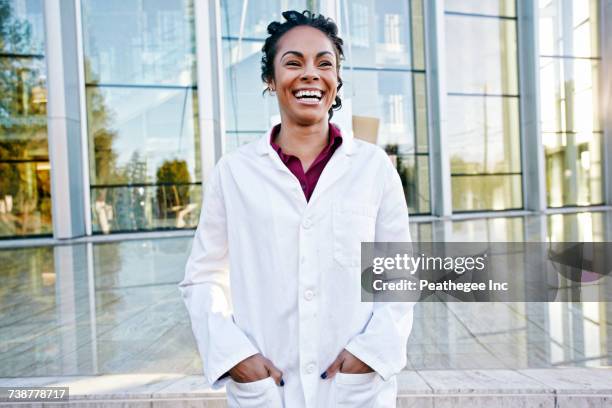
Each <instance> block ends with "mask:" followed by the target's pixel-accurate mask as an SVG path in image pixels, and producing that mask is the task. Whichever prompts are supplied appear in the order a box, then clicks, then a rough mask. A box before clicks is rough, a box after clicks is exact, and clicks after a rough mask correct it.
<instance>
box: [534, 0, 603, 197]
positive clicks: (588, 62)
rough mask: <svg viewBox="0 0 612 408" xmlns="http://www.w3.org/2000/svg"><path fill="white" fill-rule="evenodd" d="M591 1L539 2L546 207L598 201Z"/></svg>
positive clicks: (594, 6) (594, 5) (598, 120)
mask: <svg viewBox="0 0 612 408" xmlns="http://www.w3.org/2000/svg"><path fill="white" fill-rule="evenodd" d="M598 19H599V2H598V1H596V0H584V1H573V2H570V1H560V0H551V1H548V2H540V9H539V25H540V36H539V40H540V54H541V56H540V117H541V120H542V122H541V129H542V143H543V145H544V153H545V157H546V187H547V189H546V190H547V204H548V206H549V207H562V206H576V205H578V206H582V205H594V204H601V203H602V202H603V184H604V183H603V176H604V175H603V164H602V156H603V154H602V145H603V140H602V139H603V138H602V136H603V134H602V116H603V112H601V106H600V104H599V100H600V97H601V95H600V88H601V87H600V85H599V82H598V78H599V75H600V72H599V70H600V65H601V58H600V57H599V44H598V41H597V37H598V31H597V30H598Z"/></svg>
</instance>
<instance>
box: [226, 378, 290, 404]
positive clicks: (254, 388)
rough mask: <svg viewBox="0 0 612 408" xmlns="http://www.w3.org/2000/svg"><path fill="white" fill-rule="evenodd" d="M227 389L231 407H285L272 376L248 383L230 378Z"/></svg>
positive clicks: (228, 402) (228, 401)
mask: <svg viewBox="0 0 612 408" xmlns="http://www.w3.org/2000/svg"><path fill="white" fill-rule="evenodd" d="M225 389H226V391H227V406H228V407H229V408H283V402H282V398H281V393H280V390H279V389H278V386H277V385H276V383H275V382H274V379H273V378H272V377H266V378H264V379H263V380H257V381H253V382H247V383H239V382H236V381H234V380H229V381H228V382H227V385H226V388H225Z"/></svg>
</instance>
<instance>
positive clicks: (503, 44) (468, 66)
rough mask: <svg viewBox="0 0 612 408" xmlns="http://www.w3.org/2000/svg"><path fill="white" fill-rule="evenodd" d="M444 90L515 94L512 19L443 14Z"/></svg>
mask: <svg viewBox="0 0 612 408" xmlns="http://www.w3.org/2000/svg"><path fill="white" fill-rule="evenodd" d="M445 21H446V38H447V43H446V47H445V51H446V61H448V64H446V67H447V69H446V79H447V82H446V84H447V89H448V92H461V93H479V94H504V95H516V94H518V68H517V67H518V65H517V56H516V55H517V54H516V20H514V19H509V20H505V19H495V18H482V17H470V16H455V15H447V16H446V19H445Z"/></svg>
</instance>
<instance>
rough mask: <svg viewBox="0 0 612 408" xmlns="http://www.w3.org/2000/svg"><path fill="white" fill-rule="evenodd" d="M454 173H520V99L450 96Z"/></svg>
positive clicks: (451, 151)
mask: <svg viewBox="0 0 612 408" xmlns="http://www.w3.org/2000/svg"><path fill="white" fill-rule="evenodd" d="M446 112H447V115H448V116H447V118H448V122H449V123H450V124H452V125H451V126H449V129H448V136H449V137H448V150H449V156H450V161H451V172H452V174H459V173H462V174H464V173H469V174H479V173H509V172H520V171H521V157H520V154H521V151H520V142H519V119H518V116H519V110H518V98H503V97H481V96H448V98H447V110H446Z"/></svg>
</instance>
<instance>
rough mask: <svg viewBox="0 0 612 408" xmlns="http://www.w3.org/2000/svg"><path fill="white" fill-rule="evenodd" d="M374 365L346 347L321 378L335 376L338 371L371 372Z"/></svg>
mask: <svg viewBox="0 0 612 408" xmlns="http://www.w3.org/2000/svg"><path fill="white" fill-rule="evenodd" d="M373 371H374V370H373V369H372V367H370V366H369V365H367V364H366V363H364V362H363V361H361V360H360V359H358V358H357V357H355V356H354V355H353V354H351V353H350V352H349V351H347V350H346V349H344V350H342V351H341V352H340V354H338V357H336V359H335V360H334V362H333V363H331V365H330V366H329V367H328V368H327V370H325V371H324V372H323V374H321V378H333V376H334V375H336V373H338V372H341V373H344V374H364V373H371V372H373Z"/></svg>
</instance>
